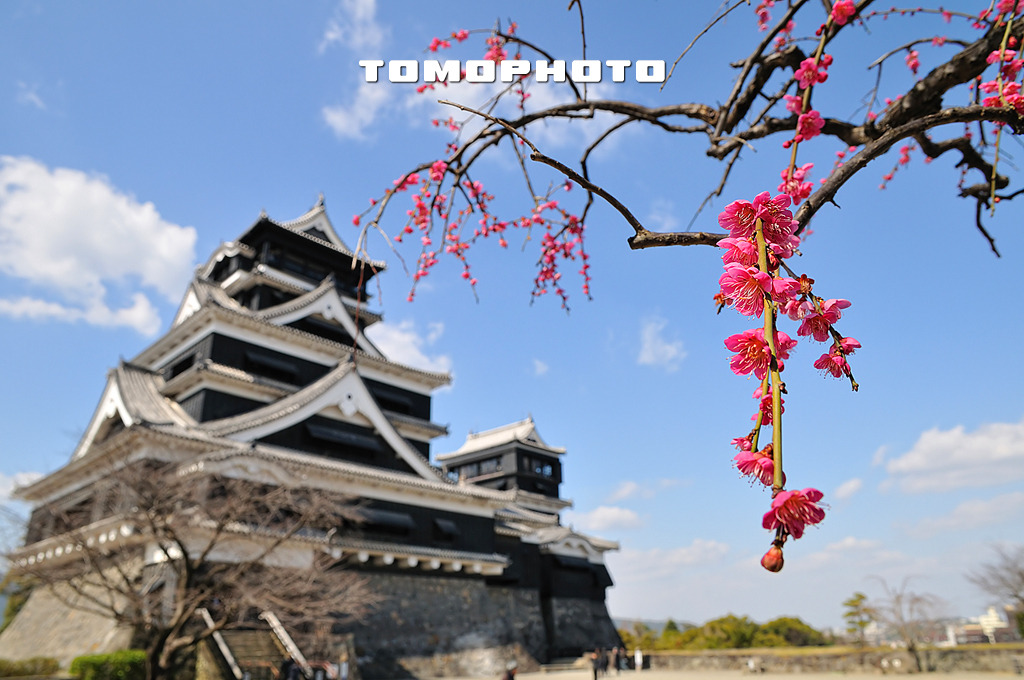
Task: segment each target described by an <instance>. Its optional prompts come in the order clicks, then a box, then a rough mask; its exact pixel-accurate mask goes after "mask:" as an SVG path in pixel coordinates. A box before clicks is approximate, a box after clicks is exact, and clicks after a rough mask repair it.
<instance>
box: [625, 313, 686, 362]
mask: <svg viewBox="0 0 1024 680" xmlns="http://www.w3.org/2000/svg"><path fill="white" fill-rule="evenodd" d="M667 327H668V320H666V319H663V318H661V317H651V318H648V319H646V320H644V321H643V323H642V324H641V326H640V352H639V353H638V354H637V357H636V363H638V364H639V365H641V366H658V367H661V368H664V369H665V370H666V371H669V372H672V371H675V370H676V369H678V368H679V364H680V362H681V361H682V360H683V359H685V358H686V351H685V350H684V349H683V343H682V341H680V340H674V339H670V338H668V337H666V334H665V329H666V328H667Z"/></svg>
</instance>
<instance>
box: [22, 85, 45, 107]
mask: <svg viewBox="0 0 1024 680" xmlns="http://www.w3.org/2000/svg"><path fill="white" fill-rule="evenodd" d="M37 89H38V87H37V86H35V85H32V86H29V85H27V84H25V83H22V82H19V83H18V94H16V95H15V96H14V100H15V101H16V102H18V103H19V104H22V105H24V106H34V107H36V108H37V109H39V110H40V111H45V110H46V102H44V101H43V99H42V97H40V96H39V92H37V91H36V90H37Z"/></svg>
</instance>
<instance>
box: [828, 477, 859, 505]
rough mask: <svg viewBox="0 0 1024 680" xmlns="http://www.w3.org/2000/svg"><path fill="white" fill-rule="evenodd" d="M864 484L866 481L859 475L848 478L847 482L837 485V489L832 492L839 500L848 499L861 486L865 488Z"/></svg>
mask: <svg viewBox="0 0 1024 680" xmlns="http://www.w3.org/2000/svg"><path fill="white" fill-rule="evenodd" d="M863 486H864V481H863V480H862V479H860V478H859V477H854V478H853V479H847V480H846V481H845V482H843V483H842V484H840V485H839V486H837V487H836V490H835V491H833V492H832V495H834V496H835V497H836V498H838V499H839V500H846V499H847V498H850V497H851V496H853V495H854V494H855V493H857V492H858V491H860V490H861V488H863Z"/></svg>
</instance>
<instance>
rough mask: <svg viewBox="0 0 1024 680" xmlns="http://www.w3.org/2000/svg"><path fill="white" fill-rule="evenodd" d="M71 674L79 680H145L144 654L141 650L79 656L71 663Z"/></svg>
mask: <svg viewBox="0 0 1024 680" xmlns="http://www.w3.org/2000/svg"><path fill="white" fill-rule="evenodd" d="M71 673H72V674H73V675H77V676H78V677H79V678H81V680H145V677H146V653H145V652H144V651H142V650H141V649H126V650H123V651H120V652H112V653H110V654H92V655H89V656H80V657H78V658H76V659H75V660H74V661H72V662H71Z"/></svg>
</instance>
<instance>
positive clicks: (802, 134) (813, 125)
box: [796, 109, 825, 142]
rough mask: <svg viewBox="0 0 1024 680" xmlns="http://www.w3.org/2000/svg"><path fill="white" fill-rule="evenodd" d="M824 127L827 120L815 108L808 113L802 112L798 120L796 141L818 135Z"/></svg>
mask: <svg viewBox="0 0 1024 680" xmlns="http://www.w3.org/2000/svg"><path fill="white" fill-rule="evenodd" d="M823 127H825V120H824V119H823V118H822V117H821V114H820V113H818V112H817V111H815V110H814V109H811V110H810V111H808V112H807V113H801V114H800V117H799V118H797V121H796V132H797V134H796V141H798V142H803V141H806V140H808V139H813V138H815V137H817V136H818V135H819V134H821V128H823Z"/></svg>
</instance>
